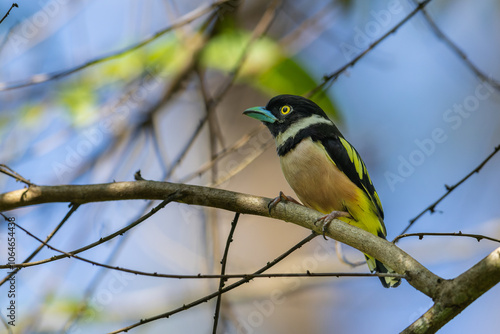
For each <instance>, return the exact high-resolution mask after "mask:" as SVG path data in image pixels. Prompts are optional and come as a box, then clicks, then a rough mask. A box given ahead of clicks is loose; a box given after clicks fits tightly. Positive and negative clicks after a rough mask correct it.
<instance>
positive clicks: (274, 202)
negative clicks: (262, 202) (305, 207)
mask: <svg viewBox="0 0 500 334" xmlns="http://www.w3.org/2000/svg"><path fill="white" fill-rule="evenodd" d="M279 202H293V203H295V204H299V205H302V204H300V203H299V202H297V200H296V199H295V198H293V197H291V196H287V195H285V194H284V193H283V192H282V191H280V195H279V196H278V197H276V198H275V199H273V200H272V201H270V202H269V204H268V205H267V208H268V209H269V215H271V210H272V209H274V208H275V207H276V205H278V203H279Z"/></svg>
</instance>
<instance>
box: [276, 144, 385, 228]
mask: <svg viewBox="0 0 500 334" xmlns="http://www.w3.org/2000/svg"><path fill="white" fill-rule="evenodd" d="M280 162H281V169H282V170H283V174H284V175H285V178H286V180H287V181H288V184H290V186H291V187H292V189H293V190H294V192H295V193H296V194H297V197H299V199H300V201H301V202H302V203H303V204H304V205H305V206H308V207H310V208H313V209H315V210H318V211H319V212H322V213H324V214H329V213H330V212H332V211H345V210H347V211H348V212H349V213H350V214H351V216H352V217H353V219H351V218H340V219H341V220H343V221H345V222H346V223H348V224H351V225H355V226H357V227H359V228H362V229H363V230H366V231H368V232H370V233H372V234H374V235H378V233H379V232H380V231H383V232H385V231H384V228H383V225H382V224H381V222H380V220H379V217H378V215H377V213H376V212H377V209H376V208H375V204H374V203H373V202H372V200H371V198H370V197H369V196H368V195H367V194H366V193H365V192H364V191H363V190H362V189H360V188H358V187H357V186H356V185H355V184H354V183H352V182H351V180H349V178H348V177H347V176H346V175H345V174H344V173H342V172H341V171H340V170H339V169H338V168H337V166H335V163H334V162H333V160H332V159H331V158H330V156H329V155H328V153H327V152H326V149H325V148H324V147H323V145H321V143H319V142H313V141H312V140H311V138H307V139H304V140H303V141H301V142H300V143H299V144H298V145H297V146H296V147H295V149H293V150H292V151H290V152H289V153H288V154H286V155H284V156H282V157H281V158H280Z"/></svg>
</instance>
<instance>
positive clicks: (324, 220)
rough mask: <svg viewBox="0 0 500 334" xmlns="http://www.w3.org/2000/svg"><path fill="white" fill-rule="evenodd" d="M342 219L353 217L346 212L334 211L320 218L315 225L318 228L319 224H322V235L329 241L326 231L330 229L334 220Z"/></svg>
mask: <svg viewBox="0 0 500 334" xmlns="http://www.w3.org/2000/svg"><path fill="white" fill-rule="evenodd" d="M340 217H351V215H350V214H349V212H345V211H332V212H330V213H329V214H327V215H326V216H323V217H319V218H318V219H316V221H315V222H314V225H316V226H318V223H320V224H321V231H322V232H323V233H322V234H323V238H325V240H327V239H326V230H327V228H328V225H330V223H331V222H332V220H334V219H337V218H340Z"/></svg>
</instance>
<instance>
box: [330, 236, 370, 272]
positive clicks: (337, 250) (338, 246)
mask: <svg viewBox="0 0 500 334" xmlns="http://www.w3.org/2000/svg"><path fill="white" fill-rule="evenodd" d="M335 253H337V258H338V259H339V261H340V262H342V263H344V264H346V265H348V266H350V267H351V268H355V267H359V266H361V265H363V264H365V263H366V261H357V262H351V261H350V260H349V259H348V258H347V257H346V256H345V254H344V252H343V251H342V243H340V242H338V241H337V240H335Z"/></svg>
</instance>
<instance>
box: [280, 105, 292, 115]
mask: <svg viewBox="0 0 500 334" xmlns="http://www.w3.org/2000/svg"><path fill="white" fill-rule="evenodd" d="M290 111H292V107H290V106H283V107H281V109H280V112H281V114H283V115H286V114H288V113H290Z"/></svg>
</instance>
